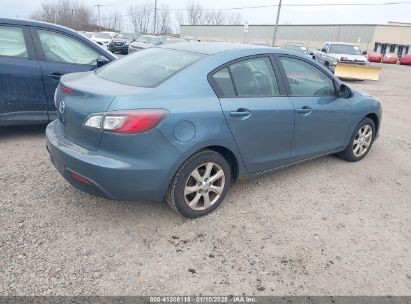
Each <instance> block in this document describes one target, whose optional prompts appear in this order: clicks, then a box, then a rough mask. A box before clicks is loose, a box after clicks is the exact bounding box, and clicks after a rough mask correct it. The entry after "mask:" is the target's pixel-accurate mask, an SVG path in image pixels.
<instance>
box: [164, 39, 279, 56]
mask: <svg viewBox="0 0 411 304" xmlns="http://www.w3.org/2000/svg"><path fill="white" fill-rule="evenodd" d="M161 47H162V48H167V49H173V50H181V51H187V52H194V53H200V54H205V55H214V54H217V53H222V52H228V51H233V50H241V49H264V50H270V51H273V50H276V49H277V48H273V47H268V46H261V45H253V44H242V43H228V42H181V43H176V44H167V45H162V46H161Z"/></svg>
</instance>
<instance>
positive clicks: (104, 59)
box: [97, 55, 110, 68]
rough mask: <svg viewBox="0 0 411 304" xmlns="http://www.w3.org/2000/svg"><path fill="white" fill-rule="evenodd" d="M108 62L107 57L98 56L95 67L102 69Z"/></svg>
mask: <svg viewBox="0 0 411 304" xmlns="http://www.w3.org/2000/svg"><path fill="white" fill-rule="evenodd" d="M109 62H110V60H108V58H107V57H105V56H103V55H100V56H98V58H97V67H98V68H99V67H102V66H103V65H105V64H107V63H109Z"/></svg>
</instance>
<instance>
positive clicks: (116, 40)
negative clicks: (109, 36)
mask: <svg viewBox="0 0 411 304" xmlns="http://www.w3.org/2000/svg"><path fill="white" fill-rule="evenodd" d="M112 41H113V42H127V41H131V39H126V38H117V39H113V40H112Z"/></svg>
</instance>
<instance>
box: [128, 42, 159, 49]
mask: <svg viewBox="0 0 411 304" xmlns="http://www.w3.org/2000/svg"><path fill="white" fill-rule="evenodd" d="M130 45H132V46H134V47H137V48H141V49H147V48H150V47H154V46H155V45H154V44H149V43H145V42H139V41H134V42H132V43H131V44H130Z"/></svg>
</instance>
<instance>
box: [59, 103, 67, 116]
mask: <svg viewBox="0 0 411 304" xmlns="http://www.w3.org/2000/svg"><path fill="white" fill-rule="evenodd" d="M65 109H66V104H65V103H64V101H63V100H62V101H61V102H60V104H59V112H60V114H63V113H64V110H65Z"/></svg>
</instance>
